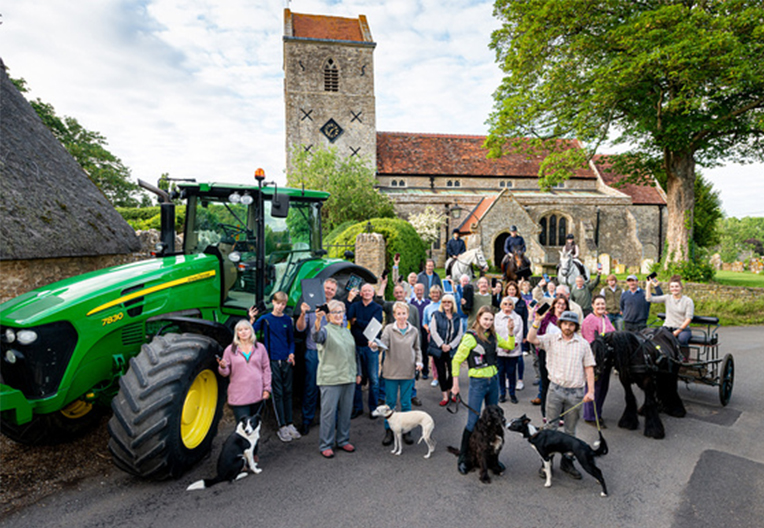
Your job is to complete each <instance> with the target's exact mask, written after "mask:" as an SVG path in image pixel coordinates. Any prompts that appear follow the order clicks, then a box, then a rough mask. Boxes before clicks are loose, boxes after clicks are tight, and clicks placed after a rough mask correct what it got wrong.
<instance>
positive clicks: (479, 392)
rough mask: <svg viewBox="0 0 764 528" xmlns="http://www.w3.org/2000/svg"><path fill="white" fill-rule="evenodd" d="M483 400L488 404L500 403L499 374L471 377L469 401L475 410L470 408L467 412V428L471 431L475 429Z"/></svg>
mask: <svg viewBox="0 0 764 528" xmlns="http://www.w3.org/2000/svg"><path fill="white" fill-rule="evenodd" d="M483 402H485V404H486V405H497V404H498V403H499V377H498V376H493V377H491V378H470V393H469V396H468V398H467V403H468V405H469V406H470V407H471V408H472V409H473V410H474V411H475V412H472V411H469V410H468V411H469V412H467V430H468V431H469V432H472V431H473V430H474V429H475V424H476V423H477V421H478V418H479V414H480V412H481V409H482V407H483ZM475 413H478V414H475Z"/></svg>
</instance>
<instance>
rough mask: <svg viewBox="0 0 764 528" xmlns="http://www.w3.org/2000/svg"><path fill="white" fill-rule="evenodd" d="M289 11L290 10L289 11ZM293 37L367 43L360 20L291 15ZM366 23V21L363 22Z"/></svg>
mask: <svg viewBox="0 0 764 528" xmlns="http://www.w3.org/2000/svg"><path fill="white" fill-rule="evenodd" d="M287 11H288V10H287ZM291 16H292V35H290V36H293V37H301V38H311V39H328V40H348V41H352V42H366V41H367V39H365V38H364V32H363V30H362V29H361V24H362V20H361V19H362V18H365V17H363V15H361V17H359V18H342V17H335V16H325V15H303V14H299V13H291ZM363 22H365V20H363Z"/></svg>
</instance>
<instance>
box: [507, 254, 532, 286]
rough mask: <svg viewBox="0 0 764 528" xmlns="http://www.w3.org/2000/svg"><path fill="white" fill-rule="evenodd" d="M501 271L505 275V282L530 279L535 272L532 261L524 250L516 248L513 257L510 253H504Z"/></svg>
mask: <svg viewBox="0 0 764 528" xmlns="http://www.w3.org/2000/svg"><path fill="white" fill-rule="evenodd" d="M501 273H502V275H504V282H505V283H506V282H507V281H519V280H520V279H523V280H528V279H529V278H530V276H531V275H532V274H533V271H532V270H531V261H530V260H528V257H526V256H525V252H524V251H520V250H517V249H516V250H515V252H514V253H513V254H512V257H510V256H509V253H507V254H506V255H504V258H503V259H502V260H501Z"/></svg>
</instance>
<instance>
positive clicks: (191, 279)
mask: <svg viewBox="0 0 764 528" xmlns="http://www.w3.org/2000/svg"><path fill="white" fill-rule="evenodd" d="M215 273H216V272H215V270H210V271H204V272H202V273H197V274H196V275H189V276H188V277H183V278H182V279H176V280H174V281H170V282H165V283H163V284H157V285H156V286H151V287H150V288H144V289H143V290H138V291H136V292H133V293H130V294H128V295H124V296H122V297H120V298H119V299H114V300H113V301H109V302H107V303H106V304H102V305H101V306H99V307H97V308H93V309H92V310H90V311H89V312H88V313H87V315H88V317H89V316H91V315H93V314H96V313H98V312H102V311H104V310H107V309H109V308H111V307H112V306H116V305H118V304H122V303H123V302H127V301H131V300H133V299H137V298H138V297H143V296H144V295H148V294H150V293H154V292H158V291H161V290H166V289H167V288H173V287H175V286H180V285H181V284H188V283H191V282H196V281H199V280H203V279H208V278H210V277H214V276H215Z"/></svg>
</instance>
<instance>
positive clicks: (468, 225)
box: [459, 196, 496, 233]
mask: <svg viewBox="0 0 764 528" xmlns="http://www.w3.org/2000/svg"><path fill="white" fill-rule="evenodd" d="M495 201H496V196H491V197H487V198H483V199H482V200H480V202H479V203H478V204H477V206H475V209H473V210H472V211H471V212H470V214H468V215H467V218H465V219H464V221H463V222H462V223H461V224H459V232H460V233H471V232H472V224H474V223H477V222H479V221H480V220H481V219H482V218H483V215H485V213H486V211H488V209H490V207H491V205H493V202H495Z"/></svg>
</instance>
